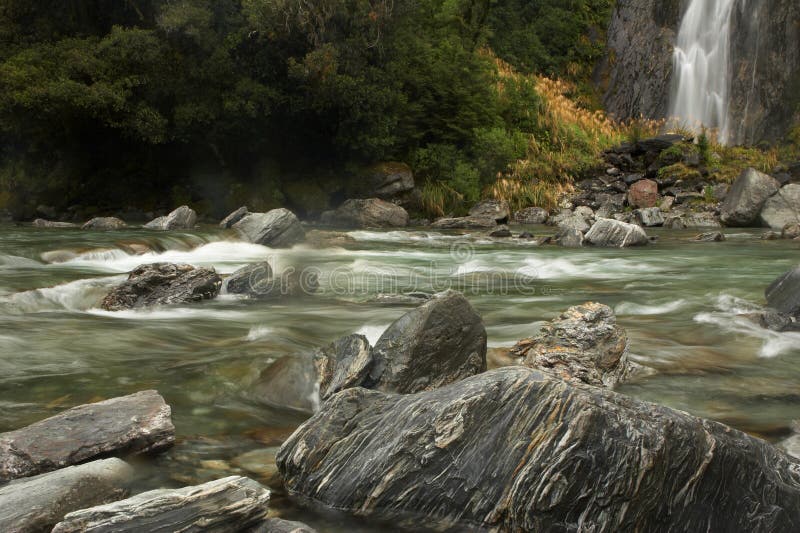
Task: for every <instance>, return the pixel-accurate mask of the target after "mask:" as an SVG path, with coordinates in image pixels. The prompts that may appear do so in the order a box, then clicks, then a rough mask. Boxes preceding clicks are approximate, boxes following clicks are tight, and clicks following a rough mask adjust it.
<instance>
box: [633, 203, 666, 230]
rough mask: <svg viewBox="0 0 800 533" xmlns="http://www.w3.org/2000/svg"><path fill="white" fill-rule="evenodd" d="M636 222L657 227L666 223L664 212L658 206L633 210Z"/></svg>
mask: <svg viewBox="0 0 800 533" xmlns="http://www.w3.org/2000/svg"><path fill="white" fill-rule="evenodd" d="M633 216H634V217H635V218H636V222H638V223H639V224H640V225H642V226H645V227H648V228H650V227H655V226H663V225H664V214H663V213H662V212H661V209H659V208H658V207H645V208H643V209H637V210H636V211H634V212H633Z"/></svg>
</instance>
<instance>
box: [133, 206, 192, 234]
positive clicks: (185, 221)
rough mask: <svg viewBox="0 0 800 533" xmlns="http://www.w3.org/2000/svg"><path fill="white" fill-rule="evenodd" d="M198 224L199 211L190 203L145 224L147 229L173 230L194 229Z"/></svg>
mask: <svg viewBox="0 0 800 533" xmlns="http://www.w3.org/2000/svg"><path fill="white" fill-rule="evenodd" d="M195 224H197V213H195V212H194V209H191V208H190V207H189V206H188V205H182V206H180V207H179V208H177V209H175V210H174V211H172V212H171V213H170V214H168V215H167V216H163V217H158V218H156V219H153V220H151V221H150V222H148V223H147V224H145V225H144V228H146V229H156V230H162V231H165V230H173V229H192V228H194V225H195Z"/></svg>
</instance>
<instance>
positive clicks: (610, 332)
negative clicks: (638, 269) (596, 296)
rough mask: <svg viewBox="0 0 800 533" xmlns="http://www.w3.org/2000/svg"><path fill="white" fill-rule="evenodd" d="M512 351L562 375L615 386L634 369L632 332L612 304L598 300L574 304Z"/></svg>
mask: <svg viewBox="0 0 800 533" xmlns="http://www.w3.org/2000/svg"><path fill="white" fill-rule="evenodd" d="M511 354H512V355H515V356H518V357H522V358H524V361H525V364H526V365H527V366H530V367H532V368H536V369H539V370H541V371H542V372H546V373H548V374H552V375H554V376H557V377H559V378H561V379H566V380H570V381H574V382H582V383H586V384H588V385H595V386H598V387H609V388H613V387H615V386H616V385H617V384H618V383H620V382H622V381H624V380H625V378H626V376H627V375H628V374H629V373H630V372H631V365H630V363H629V361H628V335H627V333H626V332H625V330H624V329H622V328H621V327H620V326H618V325H617V318H616V316H614V312H613V311H612V310H611V308H610V307H608V306H606V305H602V304H598V303H594V302H588V303H585V304H583V305H579V306H575V307H570V308H569V309H567V311H565V312H564V313H562V314H561V315H560V316H558V317H556V318H555V319H553V320H552V321H551V322H548V323H547V324H545V325H544V327H543V328H542V330H541V332H540V333H539V334H538V335H536V336H535V337H533V338H530V339H524V340H521V341H519V342H518V343H517V344H516V345H515V346H514V347H513V348H512V349H511Z"/></svg>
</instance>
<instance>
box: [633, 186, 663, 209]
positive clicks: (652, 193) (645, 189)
mask: <svg viewBox="0 0 800 533" xmlns="http://www.w3.org/2000/svg"><path fill="white" fill-rule="evenodd" d="M658 203H659V197H658V183H656V182H655V181H653V180H647V179H645V180H639V181H637V182H636V183H634V184H633V185H631V187H630V189H628V204H630V205H631V206H632V207H638V208H645V207H655V206H657V205H658Z"/></svg>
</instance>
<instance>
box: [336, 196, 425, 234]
mask: <svg viewBox="0 0 800 533" xmlns="http://www.w3.org/2000/svg"><path fill="white" fill-rule="evenodd" d="M322 215H323V216H322V218H321V222H322V223H324V224H328V225H331V226H339V227H344V228H404V227H406V226H408V219H409V217H408V212H407V211H406V210H405V209H403V208H402V207H400V206H399V205H395V204H393V203H391V202H387V201H384V200H381V199H379V198H367V199H353V200H347V201H346V202H344V203H343V204H342V205H340V206H339V208H338V209H336V210H335V211H326V212H325V213H323V214H322Z"/></svg>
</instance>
